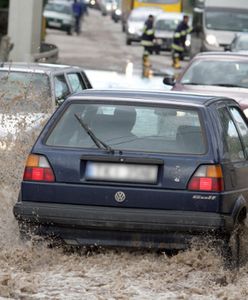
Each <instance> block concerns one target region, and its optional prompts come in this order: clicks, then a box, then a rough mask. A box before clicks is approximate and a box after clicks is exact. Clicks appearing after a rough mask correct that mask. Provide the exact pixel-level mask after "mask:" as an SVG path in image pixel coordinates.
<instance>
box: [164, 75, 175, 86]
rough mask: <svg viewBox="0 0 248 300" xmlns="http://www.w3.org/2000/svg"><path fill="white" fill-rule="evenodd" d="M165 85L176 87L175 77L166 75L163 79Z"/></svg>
mask: <svg viewBox="0 0 248 300" xmlns="http://www.w3.org/2000/svg"><path fill="white" fill-rule="evenodd" d="M163 83H164V84H166V85H171V86H174V85H175V83H176V80H175V77H174V76H171V75H166V76H165V77H164V79H163Z"/></svg>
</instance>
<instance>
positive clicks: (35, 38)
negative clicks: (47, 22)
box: [8, 0, 43, 62]
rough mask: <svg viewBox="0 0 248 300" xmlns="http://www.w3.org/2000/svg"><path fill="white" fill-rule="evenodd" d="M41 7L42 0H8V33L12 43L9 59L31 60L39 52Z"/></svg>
mask: <svg viewBox="0 0 248 300" xmlns="http://www.w3.org/2000/svg"><path fill="white" fill-rule="evenodd" d="M42 9H43V1H42V0H10V4H9V23H8V35H9V37H10V39H11V42H12V43H13V44H14V48H13V50H12V51H11V53H10V57H9V59H10V60H12V61H20V62H25V61H26V62H32V61H33V54H34V53H38V52H39V48H40V42H41V26H42Z"/></svg>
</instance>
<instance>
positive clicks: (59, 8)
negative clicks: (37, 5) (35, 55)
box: [43, 0, 75, 35]
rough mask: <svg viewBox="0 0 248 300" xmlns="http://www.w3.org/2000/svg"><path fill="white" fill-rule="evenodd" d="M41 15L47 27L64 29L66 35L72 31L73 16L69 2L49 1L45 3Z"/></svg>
mask: <svg viewBox="0 0 248 300" xmlns="http://www.w3.org/2000/svg"><path fill="white" fill-rule="evenodd" d="M43 15H44V17H45V18H46V27H47V28H52V29H58V30H62V31H65V32H66V33H67V34H68V35H71V34H72V33H73V32H74V29H75V18H74V14H73V10H72V4H71V2H65V1H60V0H54V1H50V2H48V3H47V4H46V6H45V9H44V13H43Z"/></svg>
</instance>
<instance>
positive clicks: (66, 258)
mask: <svg viewBox="0 0 248 300" xmlns="http://www.w3.org/2000/svg"><path fill="white" fill-rule="evenodd" d="M30 105H32V103H30ZM0 108H1V113H4V115H5V116H6V115H8V116H10V115H12V116H13V117H14V118H16V115H15V112H13V111H12V110H13V107H11V106H8V105H6V103H5V102H2V103H0ZM43 113H44V114H49V113H50V111H49V109H47V110H46V109H44V110H43ZM18 122H19V123H18V125H17V127H18V128H19V131H18V133H17V134H15V135H14V134H13V132H12V133H11V134H9V135H7V136H5V137H2V138H1V142H3V141H4V147H2V148H1V155H0V160H1V168H0V187H1V188H0V199H1V210H0V266H1V268H0V298H1V299H6V298H8V299H9V298H10V299H73V300H74V299H92V300H95V299H123V300H125V299H140V300H143V299H161V300H162V299H193V300H198V299H223V300H224V299H248V284H247V283H248V267H247V266H244V267H242V268H241V270H240V271H239V273H236V272H233V271H232V272H231V271H228V270H226V269H225V268H224V266H223V263H222V260H221V258H220V257H219V255H218V254H217V253H216V252H215V251H213V250H211V249H210V248H208V247H207V246H201V247H200V248H199V247H193V248H192V249H191V250H188V251H185V252H181V253H179V254H177V255H174V256H167V255H166V254H165V253H159V254H158V253H156V252H153V251H141V250H140V251H134V250H126V249H115V250H113V249H112V250H109V249H101V248H100V249H92V250H86V249H80V250H78V251H66V250H65V249H64V248H61V247H54V248H49V247H48V246H47V243H46V242H44V241H39V242H36V243H31V242H27V243H24V242H22V241H20V239H19V236H18V228H17V224H16V221H15V220H14V217H13V214H12V208H13V204H14V203H15V201H16V199H17V196H18V190H19V185H20V180H21V177H22V172H23V166H24V163H25V158H26V156H27V154H28V152H29V150H30V147H31V145H32V143H33V141H34V140H35V138H36V136H37V134H38V133H39V130H40V127H38V128H36V129H34V130H28V128H27V127H28V124H29V123H30V122H28V121H26V120H25V117H23V118H22V119H21V120H20V119H18ZM8 126H9V125H8V121H7V120H6V118H5V119H2V120H1V129H4V128H5V129H6V128H7V127H8Z"/></svg>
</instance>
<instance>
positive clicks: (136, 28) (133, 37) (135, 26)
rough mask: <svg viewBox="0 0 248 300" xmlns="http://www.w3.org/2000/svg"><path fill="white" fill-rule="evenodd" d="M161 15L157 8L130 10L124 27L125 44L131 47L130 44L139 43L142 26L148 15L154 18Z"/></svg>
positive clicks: (160, 10)
mask: <svg viewBox="0 0 248 300" xmlns="http://www.w3.org/2000/svg"><path fill="white" fill-rule="evenodd" d="M161 13H163V10H162V9H160V8H157V7H139V8H135V9H133V10H132V12H131V13H130V15H129V17H128V19H127V27H126V44H127V45H131V43H132V42H140V41H141V36H142V33H143V30H144V24H145V21H146V19H147V18H148V16H149V15H153V16H154V17H156V16H158V15H159V14H161Z"/></svg>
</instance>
